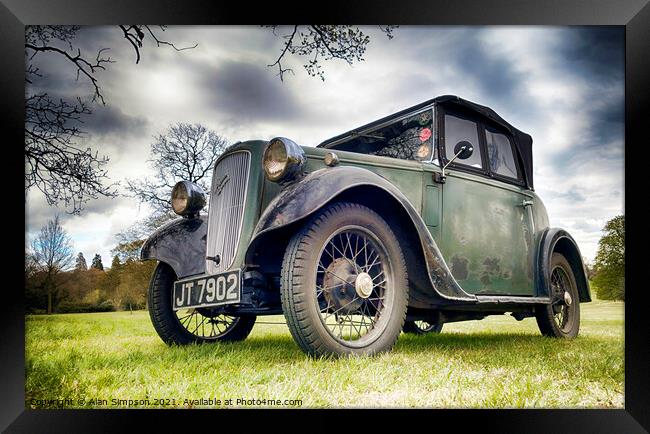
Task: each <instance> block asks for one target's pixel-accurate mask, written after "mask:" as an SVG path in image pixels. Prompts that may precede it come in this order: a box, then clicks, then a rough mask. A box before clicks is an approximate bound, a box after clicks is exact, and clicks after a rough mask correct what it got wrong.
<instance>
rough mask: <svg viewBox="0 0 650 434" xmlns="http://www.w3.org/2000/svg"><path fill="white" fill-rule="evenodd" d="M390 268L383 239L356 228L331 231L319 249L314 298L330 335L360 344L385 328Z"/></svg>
mask: <svg viewBox="0 0 650 434" xmlns="http://www.w3.org/2000/svg"><path fill="white" fill-rule="evenodd" d="M391 273H392V268H391V264H390V260H389V258H388V253H387V252H386V248H385V247H384V245H383V243H382V242H381V241H380V240H379V239H377V238H376V237H375V236H374V235H373V234H372V233H371V232H369V231H368V230H367V229H365V228H362V227H360V226H347V227H345V228H343V229H340V230H339V231H337V232H336V233H334V234H333V235H332V236H331V237H330V239H329V240H328V241H327V243H326V244H325V246H324V247H323V249H322V250H321V253H320V258H319V261H318V270H317V272H316V299H317V304H318V309H319V312H320V317H321V321H322V322H323V325H324V326H325V327H326V328H327V330H328V331H329V333H330V334H331V335H332V337H334V338H335V339H337V340H338V341H340V342H342V343H345V344H347V345H354V346H356V345H364V344H366V343H367V342H370V341H372V340H374V339H375V338H376V337H377V336H379V335H380V334H381V332H382V330H383V327H385V322H384V321H380V319H381V317H382V314H383V312H384V311H385V310H386V304H387V303H389V302H390V301H389V300H390V299H392V291H394V287H393V286H394V285H392V276H391Z"/></svg>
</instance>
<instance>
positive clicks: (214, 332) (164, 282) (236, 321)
mask: <svg viewBox="0 0 650 434" xmlns="http://www.w3.org/2000/svg"><path fill="white" fill-rule="evenodd" d="M175 281H176V274H175V273H174V270H173V269H172V268H171V267H170V266H169V265H167V264H165V263H164V262H159V263H158V265H157V266H156V269H155V270H154V272H153V276H152V277H151V283H150V285H149V300H148V304H149V316H150V317H151V322H152V323H153V327H154V329H156V332H157V333H158V336H160V338H161V339H162V340H163V341H164V342H165V343H166V344H168V345H171V344H176V345H187V344H191V343H210V342H220V341H221V342H233V341H241V340H244V339H246V337H247V336H248V335H249V333H250V332H251V330H252V329H253V326H254V325H255V319H256V317H254V316H231V315H224V314H222V313H218V312H215V311H214V309H211V308H196V309H194V308H192V309H181V310H177V311H174V310H173V309H172V290H173V289H174V282H175Z"/></svg>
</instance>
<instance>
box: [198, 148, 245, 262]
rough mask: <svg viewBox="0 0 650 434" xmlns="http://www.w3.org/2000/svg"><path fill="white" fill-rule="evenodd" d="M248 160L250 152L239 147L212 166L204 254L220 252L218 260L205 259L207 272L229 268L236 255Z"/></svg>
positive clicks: (212, 255) (211, 254) (212, 256)
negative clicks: (237, 150)
mask: <svg viewBox="0 0 650 434" xmlns="http://www.w3.org/2000/svg"><path fill="white" fill-rule="evenodd" d="M250 161H251V155H250V153H249V152H247V151H239V152H234V153H232V154H230V155H228V156H226V157H224V158H223V159H222V160H221V161H220V162H219V164H218V165H217V166H216V167H215V168H214V174H213V176H212V188H211V190H210V208H209V210H208V212H209V214H208V220H209V224H208V239H207V246H206V247H207V250H206V251H207V255H206V256H207V257H208V258H215V257H217V256H219V263H218V264H217V262H216V261H215V260H213V259H206V264H205V269H206V271H207V273H208V274H215V273H219V272H222V271H227V270H229V269H230V267H231V266H232V263H233V261H234V259H235V254H236V253H237V247H238V246H239V237H240V235H241V228H242V221H243V219H244V211H245V209H244V208H245V206H244V205H245V203H246V188H247V186H248V174H249V168H250Z"/></svg>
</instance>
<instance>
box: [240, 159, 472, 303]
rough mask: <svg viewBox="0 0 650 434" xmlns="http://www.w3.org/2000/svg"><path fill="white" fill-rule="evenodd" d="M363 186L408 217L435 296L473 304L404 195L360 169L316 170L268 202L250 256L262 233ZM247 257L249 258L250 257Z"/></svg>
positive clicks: (283, 224)
mask: <svg viewBox="0 0 650 434" xmlns="http://www.w3.org/2000/svg"><path fill="white" fill-rule="evenodd" d="M362 185H369V186H375V187H379V188H381V189H383V190H384V191H386V192H387V193H389V194H390V195H391V196H392V197H393V198H395V199H396V201H397V202H398V203H399V205H400V206H402V207H403V208H404V210H405V211H406V212H407V213H408V215H409V217H410V218H411V219H412V222H413V224H414V225H415V228H416V230H417V232H418V236H419V237H420V241H421V247H422V249H423V253H424V257H425V260H426V263H425V264H424V265H425V266H426V267H427V270H428V273H429V278H430V280H431V286H432V288H434V290H435V291H436V292H437V293H438V295H439V296H440V297H442V298H444V299H448V300H458V301H466V302H475V301H476V298H475V297H474V296H472V295H470V294H468V293H466V292H465V291H463V289H462V288H461V287H460V286H459V285H458V283H457V282H456V280H455V279H454V277H453V276H452V274H451V272H450V270H449V268H448V267H447V264H446V262H445V260H444V258H443V256H442V254H441V253H440V250H439V249H438V246H437V244H436V242H435V240H434V239H433V237H432V236H431V234H430V232H429V231H428V230H427V228H426V225H425V224H424V222H423V221H422V218H421V217H420V214H419V213H418V211H417V210H416V209H415V208H414V207H413V205H412V204H411V203H410V202H409V200H408V199H407V198H406V197H405V196H404V194H402V192H401V191H400V190H398V189H397V188H396V187H395V186H394V185H393V184H391V183H390V182H388V181H386V180H385V179H384V178H382V177H380V176H379V175H377V174H376V173H374V172H371V171H370V170H367V169H363V168H360V167H352V166H347V167H345V166H343V167H333V168H324V169H319V170H316V171H315V172H312V173H309V174H307V175H306V176H305V177H304V178H302V179H301V180H300V181H299V182H296V183H293V184H291V185H288V186H286V187H285V188H284V189H283V190H282V191H281V192H280V193H279V194H278V195H277V196H276V197H275V198H274V199H273V201H271V203H270V204H269V205H268V206H267V208H266V211H265V212H264V213H263V214H262V216H261V217H260V219H259V221H258V223H257V226H256V227H255V231H254V234H253V238H252V240H251V245H250V247H249V252H252V251H254V250H255V249H256V248H257V242H256V240H257V239H259V238H260V237H261V236H262V235H263V234H264V233H266V232H270V231H273V230H277V229H279V228H281V227H283V226H286V225H288V224H290V223H293V222H295V221H298V220H302V219H304V218H305V217H307V216H309V215H311V214H313V213H314V212H315V211H317V210H319V209H320V208H321V207H322V206H323V205H324V204H326V203H328V202H330V201H331V200H332V199H333V198H334V197H336V196H337V195H339V194H341V193H342V192H344V191H345V190H348V189H350V188H353V187H358V186H362ZM247 257H250V254H248V255H247Z"/></svg>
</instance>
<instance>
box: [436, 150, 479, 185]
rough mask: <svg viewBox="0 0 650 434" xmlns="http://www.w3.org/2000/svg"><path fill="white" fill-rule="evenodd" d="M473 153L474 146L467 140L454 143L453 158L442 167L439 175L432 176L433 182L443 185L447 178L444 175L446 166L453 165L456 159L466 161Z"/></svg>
mask: <svg viewBox="0 0 650 434" xmlns="http://www.w3.org/2000/svg"><path fill="white" fill-rule="evenodd" d="M473 153H474V146H473V145H472V144H471V143H470V142H468V141H467V140H462V141H460V142H458V143H456V146H454V156H453V157H452V158H451V160H449V161H447V164H445V165H444V166H442V173H441V174H434V175H433V180H434V181H435V182H437V183H439V184H444V183H445V181H446V180H447V176H446V175H445V169H446V168H447V166H449V165H450V164H451V163H453V162H454V160H455V159H456V158H460V159H461V160H467V159H468V158H469V157H471V156H472V154H473Z"/></svg>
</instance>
